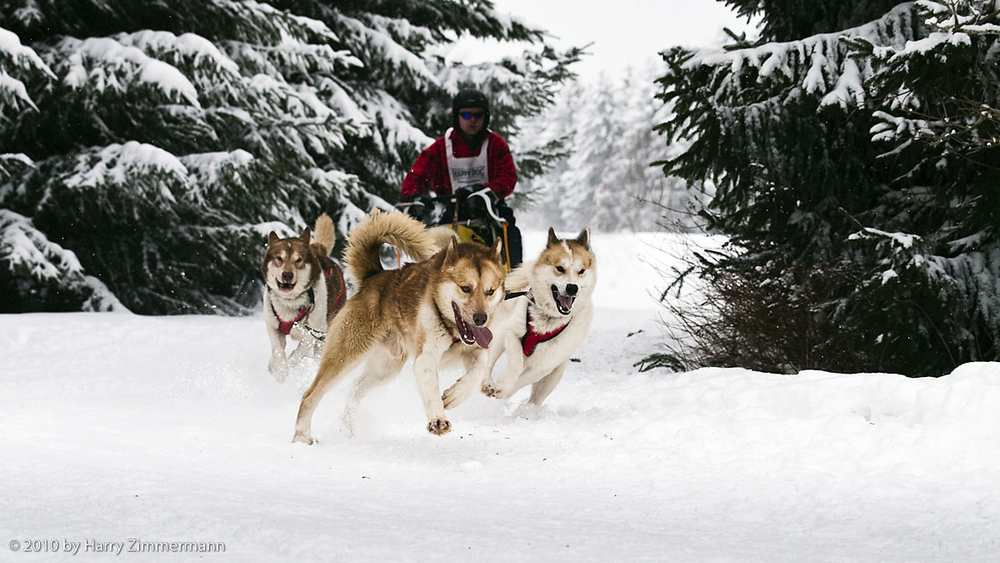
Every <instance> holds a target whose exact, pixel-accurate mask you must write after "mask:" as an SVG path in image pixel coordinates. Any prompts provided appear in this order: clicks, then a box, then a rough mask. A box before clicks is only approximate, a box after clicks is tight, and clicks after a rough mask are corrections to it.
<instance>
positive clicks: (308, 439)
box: [292, 432, 318, 446]
mask: <svg viewBox="0 0 1000 563" xmlns="http://www.w3.org/2000/svg"><path fill="white" fill-rule="evenodd" d="M292 443H293V444H305V445H307V446H312V445H314V444H317V443H318V442H317V441H316V439H315V438H313V437H312V436H310V435H308V434H300V433H299V432H296V433H295V436H293V437H292Z"/></svg>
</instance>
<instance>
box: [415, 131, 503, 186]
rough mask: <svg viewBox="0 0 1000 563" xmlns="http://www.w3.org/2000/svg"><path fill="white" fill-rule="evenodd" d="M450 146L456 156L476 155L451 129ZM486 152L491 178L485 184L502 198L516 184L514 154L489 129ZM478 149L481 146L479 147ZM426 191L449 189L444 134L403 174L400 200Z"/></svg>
mask: <svg viewBox="0 0 1000 563" xmlns="http://www.w3.org/2000/svg"><path fill="white" fill-rule="evenodd" d="M451 138H452V146H453V147H454V150H455V156H456V157H458V158H468V157H471V156H476V154H479V153H478V152H477V153H476V154H473V153H472V151H470V150H469V147H468V145H466V144H465V141H463V140H462V137H461V136H460V135H459V134H458V132H457V131H452V132H451ZM488 138H489V148H488V149H487V150H488V151H489V152H488V153H487V155H486V157H487V159H488V161H489V165H488V166H489V173H490V180H489V182H487V183H486V187H487V188H489V189H491V190H493V192H494V193H496V194H497V197H499V198H500V199H504V198H505V197H507V196H509V195H510V194H511V193H512V192H513V191H514V184H517V170H515V169H514V157H513V156H511V154H510V147H509V146H507V141H506V140H504V138H503V137H501V136H500V135H497V134H496V133H494V132H493V131H490V132H489V135H488ZM480 150H481V149H480ZM427 190H434V192H436V193H437V194H438V195H447V194H450V193H451V192H452V190H451V177H450V176H449V175H448V159H447V157H446V156H445V143H444V135H442V136H441V137H439V138H438V140H436V141H434V143H433V144H432V145H431V146H429V147H427V148H426V149H424V150H423V152H421V153H420V156H418V157H417V161H416V162H415V163H413V167H412V168H410V171H409V172H407V173H406V178H405V179H403V200H404V201H405V200H407V199H409V198H411V197H413V196H415V195H420V194H424V193H426V192H427Z"/></svg>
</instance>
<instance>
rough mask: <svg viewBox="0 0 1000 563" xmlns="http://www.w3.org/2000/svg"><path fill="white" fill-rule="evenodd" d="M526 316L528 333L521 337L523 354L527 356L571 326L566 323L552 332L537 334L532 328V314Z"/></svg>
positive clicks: (528, 313)
mask: <svg viewBox="0 0 1000 563" xmlns="http://www.w3.org/2000/svg"><path fill="white" fill-rule="evenodd" d="M525 316H526V317H527V319H526V323H527V325H528V331H527V332H525V333H524V336H523V337H521V352H523V353H524V355H525V356H530V355H532V354H534V353H535V347H536V346H538V345H539V344H541V343H542V342H546V341H548V340H552V339H553V338H555V337H557V336H559V333H560V332H562V331H563V330H565V329H566V327H568V326H569V323H566V324H564V325H562V326H561V327H558V328H556V329H555V330H553V331H551V332H546V333H542V334H539V333H537V332H535V329H534V328H533V327H532V326H531V312H530V311H528V312H527V315H525Z"/></svg>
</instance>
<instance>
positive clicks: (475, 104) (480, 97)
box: [451, 89, 490, 115]
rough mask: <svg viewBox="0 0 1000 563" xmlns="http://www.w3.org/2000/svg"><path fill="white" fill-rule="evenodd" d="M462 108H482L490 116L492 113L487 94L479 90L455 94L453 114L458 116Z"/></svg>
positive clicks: (452, 106) (452, 107) (452, 102)
mask: <svg viewBox="0 0 1000 563" xmlns="http://www.w3.org/2000/svg"><path fill="white" fill-rule="evenodd" d="M462 108H482V109H483V110H484V111H485V112H486V113H487V115H488V114H489V113H490V101H489V100H488V99H486V94H483V93H482V92H480V91H479V90H473V89H468V90H462V91H460V92H459V93H457V94H455V98H454V99H452V101H451V112H452V113H454V114H457V113H458V110H460V109H462Z"/></svg>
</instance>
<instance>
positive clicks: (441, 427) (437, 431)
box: [427, 418, 451, 436]
mask: <svg viewBox="0 0 1000 563" xmlns="http://www.w3.org/2000/svg"><path fill="white" fill-rule="evenodd" d="M427 431H428V432H430V433H431V434H434V435H435V436H441V435H442V434H447V433H448V432H451V423H450V422H448V419H446V418H439V419H437V420H432V421H430V422H428V423H427Z"/></svg>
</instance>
